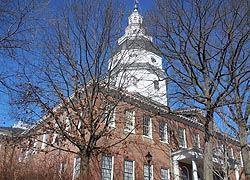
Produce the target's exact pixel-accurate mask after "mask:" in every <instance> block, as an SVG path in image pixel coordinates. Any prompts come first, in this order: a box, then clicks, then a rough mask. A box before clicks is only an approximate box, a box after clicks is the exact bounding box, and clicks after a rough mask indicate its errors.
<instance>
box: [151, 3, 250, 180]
mask: <svg viewBox="0 0 250 180" xmlns="http://www.w3.org/2000/svg"><path fill="white" fill-rule="evenodd" d="M156 6H157V11H154V12H155V14H153V17H152V19H153V22H154V26H153V27H152V28H151V30H152V32H153V33H154V36H156V37H157V42H158V44H159V47H160V48H161V49H162V52H163V55H164V57H165V58H166V61H167V69H166V72H167V74H168V78H169V83H170V84H171V85H169V87H170V88H172V89H169V93H170V94H169V97H172V98H173V101H172V103H173V104H176V105H178V106H179V107H181V106H182V107H183V106H184V107H199V108H202V109H203V111H204V113H205V115H206V117H205V124H204V125H205V146H204V179H206V180H209V179H213V162H212V144H211V143H212V137H213V136H214V131H213V126H214V118H215V113H216V110H217V109H218V108H219V107H221V106H224V104H223V102H224V99H225V98H226V97H227V96H228V95H229V94H230V93H232V92H233V91H234V86H233V84H234V82H235V77H236V75H235V74H234V73H235V72H237V70H238V69H240V68H242V67H243V66H245V63H246V62H247V61H249V33H250V30H249V10H250V9H249V1H244V0H243V1H240V2H237V3H236V2H234V1H213V0H209V1H197V0H190V1H177V0H176V1H169V0H157V1H156ZM245 53H246V54H245ZM242 58H243V59H242ZM240 62H242V63H240ZM236 64H237V66H235V65H236ZM239 98H240V97H239Z"/></svg>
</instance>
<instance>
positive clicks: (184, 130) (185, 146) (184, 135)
mask: <svg viewBox="0 0 250 180" xmlns="http://www.w3.org/2000/svg"><path fill="white" fill-rule="evenodd" d="M181 129H183V138H184V146H182V145H181V144H179V147H182V148H187V139H186V129H185V128H181ZM178 133H179V132H178ZM178 135H179V134H178ZM179 140H180V137H179Z"/></svg>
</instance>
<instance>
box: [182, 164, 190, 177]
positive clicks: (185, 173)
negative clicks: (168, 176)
mask: <svg viewBox="0 0 250 180" xmlns="http://www.w3.org/2000/svg"><path fill="white" fill-rule="evenodd" d="M181 175H182V180H189V175H188V169H187V168H186V167H185V166H183V167H182V168H181Z"/></svg>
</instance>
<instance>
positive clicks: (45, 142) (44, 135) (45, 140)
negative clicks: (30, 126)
mask: <svg viewBox="0 0 250 180" xmlns="http://www.w3.org/2000/svg"><path fill="white" fill-rule="evenodd" d="M47 138H48V134H43V142H42V147H41V149H45V148H46V146H47Z"/></svg>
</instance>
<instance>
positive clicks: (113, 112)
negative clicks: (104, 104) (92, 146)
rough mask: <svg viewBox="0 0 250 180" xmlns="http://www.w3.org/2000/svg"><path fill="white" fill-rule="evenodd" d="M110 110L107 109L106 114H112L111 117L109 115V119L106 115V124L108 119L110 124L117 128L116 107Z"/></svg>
mask: <svg viewBox="0 0 250 180" xmlns="http://www.w3.org/2000/svg"><path fill="white" fill-rule="evenodd" d="M109 111H110V110H106V111H105V116H106V114H108V113H110V115H109V116H110V117H109V119H107V118H106V117H105V120H104V124H105V125H106V123H107V121H109V122H108V126H109V127H112V128H115V118H116V108H113V111H112V112H109Z"/></svg>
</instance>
